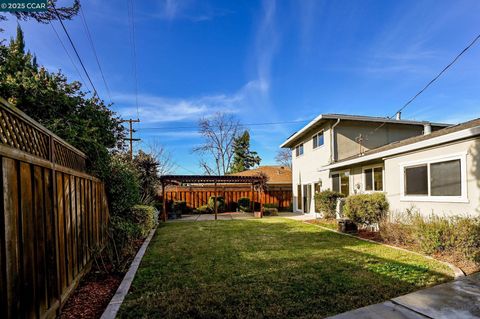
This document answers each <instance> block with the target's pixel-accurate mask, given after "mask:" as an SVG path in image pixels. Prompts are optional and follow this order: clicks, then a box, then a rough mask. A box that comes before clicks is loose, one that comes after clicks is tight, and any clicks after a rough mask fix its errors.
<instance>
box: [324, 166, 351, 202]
mask: <svg viewBox="0 0 480 319" xmlns="http://www.w3.org/2000/svg"><path fill="white" fill-rule="evenodd" d="M344 173H346V174H347V177H348V194H344V195H345V196H350V194H352V193H353V191H352V174H351V172H350V170H349V169H344V170H340V171H333V172H331V173H330V180H331V182H332V190H333V175H337V174H338V175H339V176H338V182H339V183H340V185H338V189H339V190H340V192H342V176H341V174H344Z"/></svg>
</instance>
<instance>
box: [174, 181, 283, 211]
mask: <svg viewBox="0 0 480 319" xmlns="http://www.w3.org/2000/svg"><path fill="white" fill-rule="evenodd" d="M256 193H257V192H256V191H253V192H252V190H251V188H250V186H242V187H231V186H225V187H223V186H222V187H219V188H218V196H223V197H224V198H225V204H226V205H227V208H228V209H229V210H232V209H233V208H235V207H236V203H237V202H238V200H239V199H240V198H242V197H247V198H249V199H250V200H252V199H253V201H257V202H258V201H259V199H260V198H259V196H258V194H256ZM214 195H215V192H214V191H213V188H210V187H199V186H175V187H171V188H167V190H166V192H165V198H166V199H167V201H173V200H184V201H185V202H186V203H187V206H188V207H189V208H192V209H195V208H198V207H200V206H203V205H207V204H208V199H209V198H210V197H211V196H214ZM260 196H262V199H263V201H264V203H269V204H276V205H278V206H279V208H284V209H286V208H288V207H289V206H290V205H291V203H292V190H291V189H289V188H287V187H283V188H282V189H275V188H272V189H271V190H268V191H267V192H265V193H263V194H262V195H260Z"/></svg>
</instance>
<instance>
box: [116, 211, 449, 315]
mask: <svg viewBox="0 0 480 319" xmlns="http://www.w3.org/2000/svg"><path fill="white" fill-rule="evenodd" d="M452 276H453V274H452V272H451V271H450V269H449V268H448V267H447V266H445V265H444V264H441V263H439V262H437V261H434V260H430V259H426V258H423V257H421V256H418V255H415V254H410V253H407V252H402V251H398V250H395V249H392V248H389V247H385V246H382V245H378V244H374V243H369V242H365V241H361V240H358V239H355V238H351V237H347V236H343V235H340V234H336V233H333V232H330V231H328V230H324V229H322V228H320V227H317V226H315V225H310V224H305V223H301V222H298V221H293V220H288V219H283V218H265V219H262V220H256V219H251V220H234V221H216V222H212V221H208V222H179V223H167V224H165V225H162V226H160V227H159V229H158V230H157V233H156V235H155V237H154V238H153V240H152V242H151V243H150V246H149V248H148V250H147V253H146V254H145V256H144V259H143V261H142V264H141V266H140V268H139V270H138V272H137V275H136V277H135V279H134V281H133V284H132V288H131V289H130V292H129V294H128V295H127V297H126V299H125V301H124V303H123V305H122V307H121V309H120V312H119V318H232V317H234V318H258V317H268V318H284V317H324V316H328V315H333V314H336V313H341V312H344V311H347V310H351V309H355V308H358V307H362V306H366V305H369V304H373V303H377V302H381V301H384V300H387V299H389V298H392V297H395V296H398V295H401V294H405V293H408V292H411V291H415V290H417V289H420V288H423V287H426V286H430V285H434V284H438V283H441V282H445V281H448V280H451V279H452Z"/></svg>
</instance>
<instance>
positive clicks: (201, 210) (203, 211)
mask: <svg viewBox="0 0 480 319" xmlns="http://www.w3.org/2000/svg"><path fill="white" fill-rule="evenodd" d="M211 212H212V210H211V209H210V208H209V207H208V205H203V206H200V207H197V213H198V214H210V213H211Z"/></svg>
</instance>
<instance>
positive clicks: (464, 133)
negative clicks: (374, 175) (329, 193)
mask: <svg viewBox="0 0 480 319" xmlns="http://www.w3.org/2000/svg"><path fill="white" fill-rule="evenodd" d="M476 135H480V126H476V127H472V128H468V129H464V130H461V131H458V132H452V133H449V134H446V135H441V136H436V137H434V138H431V139H427V140H424V141H419V142H416V143H412V144H407V145H403V146H399V147H397V148H393V149H389V150H385V151H381V152H378V153H374V154H369V155H363V156H359V157H357V158H352V159H350V160H346V161H344V162H341V163H333V164H330V165H326V166H323V167H321V168H320V171H325V170H331V169H341V168H346V167H348V166H352V165H356V164H360V163H363V162H367V161H373V160H378V159H383V158H385V157H390V156H395V155H399V154H402V153H407V152H410V151H415V150H419V149H423V148H428V147H431V146H436V145H441V144H445V143H448V142H453V141H456V140H461V139H465V138H469V137H473V136H476Z"/></svg>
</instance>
